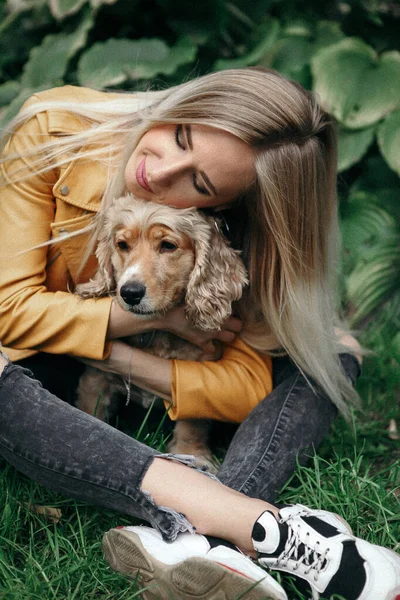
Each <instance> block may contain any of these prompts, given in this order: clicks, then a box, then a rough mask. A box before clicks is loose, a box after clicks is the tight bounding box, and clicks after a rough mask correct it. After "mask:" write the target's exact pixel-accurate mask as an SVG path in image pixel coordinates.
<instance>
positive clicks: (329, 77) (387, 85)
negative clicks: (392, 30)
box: [311, 38, 400, 129]
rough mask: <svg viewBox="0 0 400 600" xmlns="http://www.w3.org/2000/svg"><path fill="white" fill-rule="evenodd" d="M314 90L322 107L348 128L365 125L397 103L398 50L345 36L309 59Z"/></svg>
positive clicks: (399, 92) (399, 79)
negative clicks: (379, 53) (385, 49)
mask: <svg viewBox="0 0 400 600" xmlns="http://www.w3.org/2000/svg"><path fill="white" fill-rule="evenodd" d="M311 64H312V72H313V76H314V90H315V91H316V92H317V93H318V95H319V96H320V98H321V101H322V103H323V105H324V106H325V108H326V109H327V110H328V111H329V112H331V113H332V114H334V115H335V117H336V118H337V119H338V120H339V121H340V122H341V123H342V124H343V125H344V126H345V127H347V128H349V129H361V128H364V127H368V126H369V125H372V124H373V123H376V122H377V121H379V120H380V119H382V118H383V117H384V116H385V115H387V114H388V113H390V112H391V111H392V110H393V109H395V108H396V107H397V106H398V105H399V103H400V53H399V52H395V51H393V52H386V53H385V54H383V55H382V56H381V57H380V58H378V56H377V54H376V52H375V51H374V50H373V48H371V47H370V46H368V45H367V44H365V43H364V42H363V41H361V40H359V39H357V38H346V39H344V40H343V41H341V42H339V43H338V44H334V45H333V46H329V47H328V48H325V49H323V50H320V51H319V52H317V54H316V55H315V56H314V58H313V59H312V63H311Z"/></svg>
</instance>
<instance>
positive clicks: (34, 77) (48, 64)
mask: <svg viewBox="0 0 400 600" xmlns="http://www.w3.org/2000/svg"><path fill="white" fill-rule="evenodd" d="M92 26H93V18H92V16H91V15H90V13H87V15H86V17H85V18H84V19H83V20H82V21H81V23H80V24H79V26H78V28H77V29H76V30H75V31H74V32H73V33H70V34H64V33H59V34H56V35H48V36H46V37H45V38H44V40H43V42H42V43H41V45H40V46H37V47H35V48H33V49H32V50H31V52H30V55H29V60H28V62H27V63H26V65H25V67H24V72H23V75H22V78H21V85H22V87H24V88H31V89H36V88H38V87H43V86H47V87H52V86H56V85H59V84H60V83H61V82H62V80H63V77H64V73H65V71H66V69H67V65H68V63H69V61H70V60H71V58H72V57H73V56H75V54H76V53H77V52H78V50H80V49H81V48H82V47H83V46H84V45H85V43H86V39H87V34H88V31H89V30H90V29H91V27H92Z"/></svg>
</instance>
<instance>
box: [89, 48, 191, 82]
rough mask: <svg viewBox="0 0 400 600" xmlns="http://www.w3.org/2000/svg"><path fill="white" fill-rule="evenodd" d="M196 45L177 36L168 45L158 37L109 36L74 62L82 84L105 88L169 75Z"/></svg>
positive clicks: (182, 62)
mask: <svg viewBox="0 0 400 600" xmlns="http://www.w3.org/2000/svg"><path fill="white" fill-rule="evenodd" d="M196 51H197V48H196V46H195V45H194V44H193V42H191V41H190V40H189V39H188V38H181V39H180V40H179V42H178V43H177V44H176V45H175V46H174V47H172V48H170V47H169V46H167V44H166V43H165V42H163V41H162V40H160V39H157V38H153V39H145V38H143V39H140V40H127V39H123V40H122V39H109V40H107V41H106V42H104V43H98V44H94V45H93V46H92V47H91V48H90V49H89V50H88V51H87V52H85V54H83V56H82V57H81V59H80V61H79V64H78V80H79V83H80V84H82V85H88V86H92V87H107V86H114V85H119V84H121V83H123V82H125V81H130V80H135V79H150V78H151V77H154V76H155V75H157V74H158V73H162V74H164V75H171V74H172V73H174V72H175V71H176V69H177V68H178V67H179V66H180V65H183V64H185V63H189V62H191V61H192V60H193V59H194V58H195V56H196Z"/></svg>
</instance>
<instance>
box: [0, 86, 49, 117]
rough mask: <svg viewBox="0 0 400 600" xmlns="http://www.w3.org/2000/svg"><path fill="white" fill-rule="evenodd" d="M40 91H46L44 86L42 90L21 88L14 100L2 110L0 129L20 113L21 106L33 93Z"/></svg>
mask: <svg viewBox="0 0 400 600" xmlns="http://www.w3.org/2000/svg"><path fill="white" fill-rule="evenodd" d="M42 89H46V86H45V87H43V88H40V87H39V88H36V89H34V90H33V89H30V88H23V89H22V90H21V91H20V93H19V94H18V96H16V97H15V98H14V100H13V101H12V102H11V103H10V104H9V105H8V106H7V108H5V109H3V110H2V111H1V113H0V127H5V126H6V125H7V123H9V122H10V121H11V119H13V118H14V117H15V116H16V114H17V113H18V112H19V111H20V109H21V107H22V105H23V104H24V102H25V101H26V100H28V98H29V96H32V94H34V93H35V92H38V91H41V90H42Z"/></svg>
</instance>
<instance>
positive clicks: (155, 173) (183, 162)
mask: <svg viewBox="0 0 400 600" xmlns="http://www.w3.org/2000/svg"><path fill="white" fill-rule="evenodd" d="M192 168H193V165H192V160H191V157H190V156H182V157H175V158H169V157H165V158H163V159H160V160H159V161H158V162H157V163H156V164H154V165H153V168H152V170H151V173H150V177H149V181H150V183H151V182H154V183H161V184H164V185H168V184H170V183H171V182H172V181H175V180H176V178H177V177H179V176H180V175H182V174H183V173H185V172H187V171H188V170H190V169H192Z"/></svg>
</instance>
